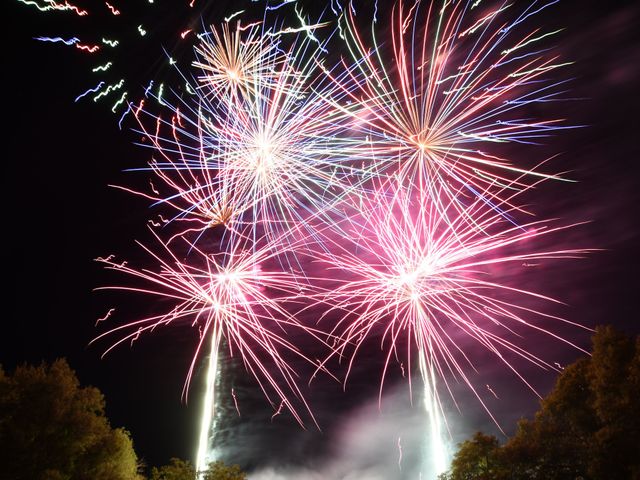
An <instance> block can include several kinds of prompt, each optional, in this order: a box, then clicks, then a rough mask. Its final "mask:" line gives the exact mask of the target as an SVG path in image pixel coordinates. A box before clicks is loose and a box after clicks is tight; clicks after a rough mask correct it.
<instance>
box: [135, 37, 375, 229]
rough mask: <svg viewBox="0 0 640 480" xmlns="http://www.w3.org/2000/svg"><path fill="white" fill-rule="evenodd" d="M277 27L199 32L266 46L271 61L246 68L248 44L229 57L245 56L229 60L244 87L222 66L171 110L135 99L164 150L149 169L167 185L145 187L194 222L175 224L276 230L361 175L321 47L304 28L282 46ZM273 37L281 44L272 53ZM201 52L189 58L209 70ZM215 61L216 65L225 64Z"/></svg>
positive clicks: (327, 204)
mask: <svg viewBox="0 0 640 480" xmlns="http://www.w3.org/2000/svg"><path fill="white" fill-rule="evenodd" d="M321 25H322V24H321ZM309 28H310V27H309ZM213 31H215V30H213ZM250 32H253V30H251V31H250ZM280 35H284V34H283V33H282V32H273V31H267V32H266V33H264V34H263V36H262V37H260V38H256V37H255V34H253V33H252V34H250V35H249V37H248V38H246V39H244V40H242V41H241V40H237V39H236V37H233V42H232V44H233V48H231V47H229V46H227V47H224V48H223V46H221V45H218V44H217V43H215V44H214V43H212V42H214V41H215V42H219V41H231V40H230V39H228V38H227V36H224V35H223V36H222V38H221V37H220V36H216V35H214V36H213V38H208V39H207V40H206V41H205V43H204V44H206V45H208V46H207V47H206V48H207V49H208V50H211V51H218V50H220V51H226V50H227V49H229V48H231V50H233V51H235V49H236V46H235V45H236V43H234V42H236V41H238V42H240V45H241V46H240V47H237V48H238V49H240V51H244V50H245V49H249V48H251V49H257V51H258V52H270V53H269V55H270V56H269V57H268V58H269V59H270V63H269V68H263V69H256V68H253V67H252V65H253V64H254V63H255V60H254V59H253V56H251V55H249V54H247V55H246V56H240V55H239V56H238V58H237V59H236V60H234V62H236V61H240V60H242V61H246V62H247V63H248V65H244V64H237V63H234V67H233V68H234V71H238V72H243V73H242V75H241V76H240V77H238V78H242V79H244V80H243V81H244V82H245V84H244V87H243V88H241V87H240V84H238V88H237V89H235V90H231V89H232V88H233V86H234V85H236V84H235V82H234V80H235V79H232V78H229V76H228V75H227V76H226V77H224V78H217V77H216V83H213V84H211V82H210V81H209V80H208V77H207V76H206V75H205V76H203V77H200V78H201V80H203V81H204V83H203V87H204V88H201V89H198V94H197V95H195V96H193V97H187V98H186V99H178V100H177V104H176V105H175V106H172V105H169V104H165V106H166V109H165V110H166V111H168V112H170V115H169V116H166V115H165V117H163V116H162V115H155V114H152V113H150V112H147V111H146V110H144V108H143V105H139V106H138V107H137V108H135V109H134V114H135V116H136V118H138V119H139V123H140V125H141V127H142V133H143V134H144V135H145V138H146V139H149V141H150V146H151V147H152V148H153V149H154V150H155V151H156V152H158V153H159V154H160V155H161V157H162V159H161V160H154V161H153V162H152V163H151V167H150V169H151V170H152V171H153V172H154V173H155V174H156V175H157V178H158V179H159V180H160V183H161V184H162V185H163V186H164V187H168V191H169V193H168V194H166V195H165V196H164V197H161V196H160V194H159V193H157V194H156V193H154V194H145V195H146V196H147V197H149V198H153V199H154V200H155V201H156V202H157V203H164V204H167V205H170V206H172V207H175V208H176V209H177V210H178V213H177V214H176V215H175V217H173V219H174V220H184V221H187V222H192V223H194V224H195V226H193V227H192V228H188V229H185V230H181V231H180V233H181V234H183V233H186V231H187V230H190V231H198V232H202V231H203V230H206V229H207V228H209V227H211V226H215V225H218V224H225V225H228V226H229V225H232V224H233V223H234V222H239V223H240V224H242V225H246V224H253V225H256V226H259V227H260V228H261V229H262V230H263V231H264V232H265V233H266V234H267V235H268V236H270V237H271V238H275V237H277V236H279V235H281V234H282V233H283V232H286V231H287V230H289V229H291V228H294V227H295V228H297V227H298V226H299V225H300V224H306V223H307V222H309V221H310V219H319V218H322V217H323V216H324V217H325V218H324V219H325V220H326V221H329V222H330V221H332V220H331V219H329V214H330V212H333V211H335V207H336V205H338V204H339V203H340V202H341V200H342V199H343V198H344V196H345V195H347V194H348V193H353V192H355V191H358V187H359V186H360V185H361V184H362V182H363V181H364V178H365V176H362V178H360V177H361V175H360V173H361V171H360V170H359V169H358V168H356V167H354V166H353V159H352V157H351V156H350V155H349V152H350V151H351V150H352V149H351V148H349V145H350V144H352V143H354V140H353V139H351V138H349V137H348V136H346V135H341V134H342V133H343V132H342V130H343V128H344V127H343V126H341V124H342V123H343V122H341V120H340V118H341V117H342V115H343V114H342V113H341V112H340V111H339V110H336V109H335V108H334V107H333V105H332V104H331V103H329V102H327V101H326V99H327V98H333V99H334V100H335V101H338V97H339V96H341V95H342V94H341V93H339V92H338V91H337V90H336V89H335V86H334V85H333V84H332V83H331V82H325V76H324V71H325V70H324V69H323V68H320V66H319V63H318V61H317V60H316V59H315V57H316V56H317V55H318V54H319V53H320V50H319V48H320V47H317V46H314V45H313V42H312V40H311V39H310V38H309V37H307V36H303V37H296V38H295V39H294V40H293V41H291V42H290V46H289V49H288V50H287V51H281V49H282V47H283V46H282V42H278V43H275V42H276V41H277V38H278V36H280ZM245 43H248V44H250V47H247V46H246V45H245ZM243 45H244V46H243ZM274 45H278V46H279V49H278V52H276V53H271V51H272V49H273V48H274V47H273V46H274ZM200 48H201V49H204V47H200ZM251 51H253V50H251ZM253 55H258V56H260V55H261V54H259V53H255V52H254V54H253ZM225 58H226V57H225ZM227 60H228V59H227ZM211 61H216V62H218V63H219V62H221V60H219V59H216V58H212V59H211ZM203 62H204V60H202V59H201V60H199V61H198V62H197V63H196V64H197V65H198V66H200V68H201V69H203V70H204V71H208V70H207V69H206V68H205V67H204V66H203V65H205V63H203ZM218 63H216V64H215V65H216V66H215V69H217V70H220V69H222V68H225V67H223V66H221V65H218ZM227 63H229V61H227ZM209 68H210V69H214V66H213V65H210V66H209ZM229 68H230V67H229ZM194 90H195V89H194ZM230 91H233V92H234V93H232V94H230V93H229V92H230ZM211 92H214V93H215V95H213V94H211ZM211 97H215V101H211ZM169 117H170V118H169ZM147 125H150V127H147ZM151 126H152V128H151ZM163 132H164V133H163ZM156 191H157V190H156ZM309 231H310V232H311V231H312V230H311V229H310V230H309Z"/></svg>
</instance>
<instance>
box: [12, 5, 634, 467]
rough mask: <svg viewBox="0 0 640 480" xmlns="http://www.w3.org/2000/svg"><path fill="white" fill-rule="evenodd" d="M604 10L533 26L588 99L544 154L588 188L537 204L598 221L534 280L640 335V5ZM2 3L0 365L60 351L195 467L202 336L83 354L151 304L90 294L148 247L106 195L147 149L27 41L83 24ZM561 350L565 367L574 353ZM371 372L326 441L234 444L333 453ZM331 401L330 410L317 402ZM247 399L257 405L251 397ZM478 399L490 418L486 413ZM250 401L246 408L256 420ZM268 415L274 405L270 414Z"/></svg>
mask: <svg viewBox="0 0 640 480" xmlns="http://www.w3.org/2000/svg"><path fill="white" fill-rule="evenodd" d="M222 3H224V2H216V6H215V8H211V9H207V13H206V15H211V16H212V17H211V18H210V19H211V20H215V21H220V20H221V16H220V15H221V14H228V13H230V12H233V11H235V10H236V9H235V8H233V6H229V7H228V8H226V6H224V5H222ZM232 3H234V2H229V5H231V4H232ZM614 4H615V6H613V5H614ZM603 5H604V2H597V1H586V2H585V1H566V2H565V1H563V2H561V5H559V6H557V7H556V8H553V9H550V10H549V13H547V14H545V15H542V16H540V17H538V23H548V24H549V25H550V26H556V25H561V26H564V27H565V31H563V32H562V34H561V35H560V36H559V40H558V41H557V42H556V45H558V46H559V48H560V50H561V51H562V54H563V56H564V57H565V58H569V59H572V60H574V61H575V62H576V64H575V65H574V66H572V67H571V76H572V77H574V80H573V81H572V82H571V95H570V96H571V97H575V98H579V99H580V100H577V101H572V102H567V103H566V104H562V105H560V106H557V105H556V106H554V107H553V108H556V109H559V111H560V113H559V114H557V113H556V116H557V115H560V116H563V117H565V118H568V119H569V120H570V122H571V123H574V124H581V125H586V128H581V129H577V130H573V131H568V132H563V133H561V134H559V135H558V136H557V137H555V138H552V139H549V141H548V143H549V147H548V148H549V150H548V151H550V152H560V153H561V156H560V160H559V163H558V164H556V165H561V167H560V168H561V169H563V170H571V171H572V173H571V176H572V178H574V179H577V180H579V182H578V183H576V184H572V185H568V186H564V185H563V186H561V187H557V186H553V185H551V186H547V187H545V188H543V189H541V192H540V196H541V197H543V198H546V199H547V200H548V204H545V205H543V206H541V207H540V210H542V211H543V212H544V213H548V214H549V216H556V215H558V216H562V217H563V218H566V219H568V220H569V221H581V220H591V221H592V223H590V224H589V225H587V226H584V227H582V228H581V229H578V230H576V231H572V232H571V233H570V234H569V235H570V238H565V239H564V240H565V241H567V243H570V244H574V245H575V244H577V245H579V246H581V247H594V248H601V249H603V251H600V252H597V253H594V254H592V255H590V256H589V257H588V258H586V259H584V260H580V261H578V263H572V264H570V265H568V266H566V265H565V266H563V269H562V270H557V271H554V272H555V273H554V274H553V275H551V274H550V275H549V277H544V276H542V277H541V278H540V279H538V282H542V286H541V288H542V289H543V290H545V291H546V290H552V291H551V292H549V293H552V294H553V295H554V296H556V297H559V298H561V299H562V300H564V301H566V302H567V303H568V304H569V307H567V308H566V309H565V310H563V312H562V313H563V315H565V316H567V317H568V318H571V319H572V320H575V321H577V322H580V323H583V324H584V325H586V326H589V327H593V326H595V325H597V324H600V323H611V324H614V325H616V326H617V327H619V328H622V329H624V330H626V331H628V332H631V333H640V322H638V317H637V313H636V310H637V300H638V292H639V288H638V287H639V286H640V284H639V282H638V266H640V258H639V254H638V242H639V240H640V220H639V219H640V215H639V214H638V211H637V210H638V207H639V206H640V204H639V200H640V193H639V192H640V184H639V182H638V174H640V149H639V148H638V132H639V131H640V130H639V128H638V127H639V126H640V125H638V111H640V102H639V100H638V99H639V98H640V95H639V94H638V90H639V87H640V74H639V66H640V42H639V41H638V37H637V34H635V32H634V31H637V30H638V28H637V26H638V24H639V23H640V8H639V7H638V6H637V5H634V2H632V1H628V2H611V3H610V4H609V6H607V7H603ZM5 7H6V6H5ZM140 8H141V7H140ZM8 10H9V13H8V14H9V16H8V17H5V18H8V19H9V22H10V23H11V24H12V25H13V26H14V29H13V36H12V37H11V39H10V40H9V41H5V43H4V47H5V48H4V55H5V57H4V65H5V68H4V69H3V71H4V73H3V82H5V87H4V88H3V90H2V91H3V93H4V99H5V103H6V104H8V107H7V109H6V110H5V115H4V118H3V121H4V122H5V124H6V125H7V127H6V130H5V142H7V141H8V144H9V148H8V151H6V154H5V156H4V162H5V166H6V168H5V171H4V172H5V173H4V179H5V180H4V185H5V188H4V189H3V196H4V201H3V205H4V211H5V215H6V216H5V223H4V228H3V231H4V237H5V240H7V241H6V242H5V247H4V248H5V252H4V257H5V260H6V261H7V262H8V265H7V264H5V268H4V269H3V271H4V272H5V273H6V274H7V277H6V279H5V282H6V283H7V284H8V285H9V287H7V288H5V294H6V297H5V302H4V303H5V305H8V306H10V308H8V309H5V311H6V313H5V316H4V322H3V323H4V329H3V331H2V334H0V363H2V364H3V366H4V367H5V368H6V369H9V370H10V369H13V368H14V367H15V365H16V364H18V363H20V362H31V363H33V362H39V361H41V360H45V361H51V360H53V359H55V358H57V357H66V358H67V359H68V360H69V362H70V364H71V366H72V367H73V368H74V369H75V370H76V371H77V372H78V375H79V377H80V379H81V381H82V382H83V383H84V384H92V385H95V386H96V387H98V388H100V389H101V390H102V391H103V393H104V394H105V396H106V399H107V412H108V415H109V417H110V419H111V421H112V423H113V424H114V425H117V426H125V427H126V428H127V429H128V430H130V431H131V432H132V436H133V439H134V442H135V445H136V449H137V451H138V453H139V454H140V455H141V456H143V457H144V458H145V459H146V460H147V461H148V463H149V464H159V463H162V462H165V461H167V460H168V458H169V457H170V456H180V457H184V458H190V457H191V456H192V455H193V451H194V449H195V436H196V433H195V432H196V422H197V419H198V417H199V408H198V402H197V397H198V395H197V388H198V386H197V384H196V387H195V388H196V390H195V392H196V393H195V394H194V395H193V399H194V400H193V401H190V402H189V404H188V406H186V405H185V404H184V403H183V401H182V400H181V397H180V394H181V389H182V383H183V381H184V375H185V372H186V369H187V368H188V363H189V361H190V353H191V351H190V349H191V348H192V345H193V335H192V333H193V332H190V331H189V330H181V331H168V330H167V331H163V332H159V333H158V334H156V335H154V336H153V338H146V339H142V340H141V341H140V342H138V343H137V344H136V345H135V348H133V349H129V348H128V347H126V346H125V347H124V348H121V349H118V350H117V351H115V352H114V353H113V354H111V355H110V356H108V357H107V358H105V359H104V360H101V359H100V354H101V352H102V350H101V347H95V346H87V344H88V342H89V341H90V340H91V339H92V338H93V337H94V336H95V335H96V333H97V332H98V330H96V329H95V328H94V322H95V320H96V319H97V318H98V317H100V316H102V315H104V314H105V313H106V311H107V310H108V309H109V308H110V307H112V306H116V307H117V308H118V309H120V307H122V309H123V310H126V309H127V308H128V309H129V313H130V314H133V315H135V314H138V313H139V311H136V309H144V308H146V306H145V305H144V304H142V302H138V303H135V302H134V301H131V303H130V304H127V305H124V306H123V305H122V303H120V304H114V301H113V298H111V297H109V295H105V294H101V293H94V292H92V289H93V288H95V287H97V286H100V285H103V284H104V283H105V282H106V281H108V280H109V279H110V277H108V276H107V275H106V274H105V273H104V272H103V271H102V270H101V268H100V267H99V266H98V265H97V264H96V263H95V262H93V261H92V259H93V258H95V257H97V256H99V255H103V256H104V255H108V254H110V253H119V254H122V255H123V256H127V257H129V258H131V257H135V255H138V251H137V250H135V248H134V244H133V241H134V239H139V238H144V239H148V234H147V233H146V232H145V223H146V220H147V219H148V218H149V216H150V214H149V211H148V210H147V203H146V202H145V201H143V200H141V199H139V198H135V197H133V196H131V195H127V194H124V193H122V192H119V191H115V190H113V189H110V188H108V187H107V185H108V184H112V183H120V184H122V183H126V182H127V179H128V177H127V176H128V175H132V174H131V173H123V170H124V169H126V168H130V167H132V166H139V165H142V164H144V162H146V161H147V160H148V152H147V151H144V150H142V149H140V148H138V147H135V146H133V145H132V141H133V140H135V139H137V137H136V136H135V135H134V134H132V133H130V132H127V131H120V130H118V127H117V118H118V117H117V116H114V115H112V114H111V113H110V112H109V111H108V108H107V107H106V105H95V104H93V103H92V102H90V101H89V102H79V103H77V104H74V103H73V99H74V98H75V96H77V95H78V94H79V93H81V92H82V91H84V90H85V89H86V88H87V87H89V86H93V85H94V84H95V82H94V81H93V80H92V78H91V77H90V73H88V70H89V66H90V65H93V63H92V62H88V61H87V60H86V57H85V56H83V55H81V54H80V53H75V52H73V51H71V50H65V49H64V48H63V47H61V46H59V45H48V44H42V43H39V42H36V41H34V40H32V37H35V36H38V35H51V36H55V35H57V34H58V33H60V34H65V35H66V34H76V30H74V28H75V25H76V24H75V23H74V21H76V20H77V19H73V18H70V17H69V16H64V15H58V16H56V15H42V14H39V13H38V12H36V11H35V10H34V9H31V8H28V7H26V6H25V5H22V4H19V3H18V2H15V1H12V2H11V3H10V5H9V6H8ZM180 12H182V10H180ZM176 15H177V14H176ZM176 18H181V17H179V15H178V16H177V17H176ZM185 18H188V17H185ZM207 18H209V17H207ZM61 19H63V20H61ZM196 19H197V16H196ZM172 21H173V18H170V16H167V17H163V21H162V22H160V25H159V26H158V27H157V32H156V33H157V35H158V36H160V37H161V35H162V33H163V32H164V31H165V29H171V28H173V27H172V25H171V22H172ZM182 23H183V24H184V23H188V22H187V21H184V22H182ZM58 25H61V27H60V30H57V29H58ZM99 26H100V25H97V26H95V25H94V27H91V28H99ZM116 27H118V25H116ZM82 28H83V29H84V30H85V31H87V32H89V31H90V28H89V27H82ZM110 28H112V26H111V25H105V29H110ZM113 28H115V27H113ZM549 28H551V27H549ZM152 29H153V28H152ZM165 46H167V47H168V48H169V49H171V46H169V45H165ZM178 53H180V54H183V55H186V56H187V57H186V58H187V59H188V58H189V55H190V52H189V51H188V50H187V51H184V52H178ZM154 58H155V59H159V60H158V61H154V60H153V59H154ZM161 59H162V54H161V51H160V49H159V46H158V45H153V44H152V43H151V42H149V44H146V45H142V46H136V50H135V51H134V52H133V53H131V54H129V55H128V56H124V57H123V59H122V61H121V62H120V64H119V65H118V68H120V69H121V70H122V71H124V70H126V69H127V68H131V70H132V71H135V72H136V73H135V75H134V76H133V82H134V83H135V81H138V82H139V84H140V85H141V84H142V83H143V80H141V79H143V78H151V77H152V76H153V75H156V74H157V72H158V71H160V72H161V73H162V71H161V68H160V67H158V65H159V64H161V63H162V61H161ZM141 64H142V65H143V67H141V66H140V65H141ZM138 79H140V80H138ZM556 112H557V110H556ZM536 201H537V202H539V203H542V202H545V200H540V199H538V200H536ZM551 277H553V278H551ZM119 298H120V300H119V301H120V302H122V297H119ZM125 303H126V301H125ZM563 332H564V331H563ZM567 332H568V335H572V336H573V335H575V338H576V342H577V343H579V344H580V345H582V346H587V345H588V334H584V333H581V332H576V331H575V330H567ZM550 348H552V349H557V348H558V346H557V345H556V346H554V347H550ZM554 352H560V350H555V351H554ZM554 354H555V353H554ZM558 355H559V356H558V358H563V359H564V360H565V361H570V360H572V359H574V358H576V357H577V356H578V353H577V352H575V351H570V352H566V351H564V352H560V353H558ZM377 375H378V374H377V373H374V374H371V373H370V372H369V373H367V372H365V373H363V374H361V376H360V377H358V376H357V375H356V379H355V380H354V382H355V385H354V386H353V387H352V388H351V390H350V392H351V393H349V392H348V394H347V396H346V397H345V398H343V397H340V396H339V395H338V394H339V391H340V388H336V387H335V386H328V385H329V384H325V383H322V382H321V383H320V386H317V387H315V389H312V390H311V392H310V393H311V394H312V395H313V396H314V401H313V403H314V404H315V405H316V406H317V407H318V410H319V411H320V414H319V416H321V417H322V416H323V415H324V416H325V418H326V421H325V423H326V428H325V432H324V434H322V435H320V434H317V433H307V434H301V433H299V432H298V430H296V427H292V426H290V425H289V423H288V422H284V423H283V424H282V425H280V426H278V425H276V426H275V427H273V426H271V427H270V428H271V430H269V429H268V428H267V429H265V431H261V432H260V434H256V433H255V431H254V432H253V433H251V432H250V433H246V434H244V435H245V436H244V437H242V435H240V434H239V435H240V438H243V439H244V440H243V441H246V442H249V441H252V440H248V439H250V438H252V437H251V435H254V436H256V437H259V438H260V439H261V440H260V439H259V440H255V442H256V445H258V444H261V445H263V446H264V445H267V444H268V445H269V446H270V448H269V449H267V448H266V447H264V452H269V453H268V455H285V453H283V449H284V448H290V447H287V445H289V446H290V443H289V444H287V442H286V441H281V442H273V441H271V442H270V441H269V440H268V439H269V435H272V437H277V438H280V439H281V438H283V437H289V438H294V439H296V442H299V448H300V450H296V451H295V452H294V453H291V452H288V454H287V455H288V456H289V457H295V456H296V455H297V456H299V457H300V456H308V455H309V454H310V453H309V452H311V451H314V449H316V447H317V446H318V445H325V446H324V447H322V448H319V450H323V448H324V449H325V450H327V447H326V444H327V443H331V442H332V441H333V437H332V434H333V433H335V432H336V431H337V430H336V428H335V427H334V426H335V425H336V424H338V423H343V424H344V422H345V421H346V419H348V418H350V417H349V416H348V413H349V412H352V411H353V410H352V409H353V408H354V405H356V404H358V402H361V401H362V400H363V396H364V393H363V392H368V391H369V390H371V388H370V387H367V388H368V390H367V388H365V387H364V386H363V385H365V384H367V381H366V378H369V377H372V380H371V383H375V382H377V379H378V377H377ZM552 381H553V375H552V374H544V378H543V379H542V380H540V385H541V388H543V389H545V388H546V389H548V388H549V387H550V385H551V384H552ZM358 382H362V385H361V384H359V383H358ZM360 387H362V388H360ZM323 388H324V390H322V389H323ZM321 390H322V391H321ZM528 395H529V394H528V393H527V392H522V393H514V394H513V401H512V402H511V403H510V404H509V405H506V404H504V403H503V404H501V406H500V407H499V408H500V409H503V410H504V413H503V419H504V420H505V423H509V422H510V421H511V420H512V419H513V418H514V417H517V416H519V415H526V414H530V413H531V412H532V410H533V409H534V408H535V404H536V403H535V399H531V398H530V397H528ZM247 398H248V397H247ZM324 402H326V403H328V404H331V408H329V407H328V406H327V404H326V403H325V404H324V405H322V403H324ZM247 403H248V404H251V402H250V400H247ZM463 403H464V402H463ZM340 405H343V407H340ZM469 405H470V407H469V408H471V409H477V410H480V408H479V406H478V405H475V406H474V405H473V403H469ZM264 407H265V409H266V406H264ZM253 408H254V407H251V406H249V407H248V408H247V411H252V409H253ZM255 408H257V407H255ZM498 414H499V415H500V412H498ZM262 415H263V416H264V415H265V413H263V414H262ZM269 416H270V413H269V412H268V411H267V412H266V418H267V421H268V417H269ZM249 417H250V420H246V421H244V423H243V422H241V421H239V422H237V424H236V428H237V430H238V431H242V432H246V431H247V430H250V429H251V422H252V421H253V422H258V421H259V420H260V415H259V414H256V415H255V416H254V418H253V419H251V415H249ZM262 420H264V418H263V419H262ZM321 421H322V420H321ZM232 423H233V422H232ZM455 423H460V424H463V425H464V427H463V430H466V431H470V430H473V429H474V428H477V427H480V426H484V425H485V424H486V418H485V417H484V416H483V415H482V413H481V412H479V413H477V414H476V413H473V412H471V413H469V414H468V415H467V416H466V418H465V419H462V420H460V419H458V420H456V421H455ZM507 428H509V427H507ZM265 439H267V440H266V441H265ZM260 442H262V443H260ZM300 445H302V446H300ZM256 448H258V449H259V447H256ZM329 450H330V449H329ZM264 452H263V456H266V455H267V454H266V453H264Z"/></svg>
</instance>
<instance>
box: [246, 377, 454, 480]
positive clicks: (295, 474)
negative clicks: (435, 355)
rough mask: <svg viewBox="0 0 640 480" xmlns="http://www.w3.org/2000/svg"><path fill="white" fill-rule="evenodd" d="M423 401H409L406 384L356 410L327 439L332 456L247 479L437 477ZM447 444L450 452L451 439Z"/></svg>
mask: <svg viewBox="0 0 640 480" xmlns="http://www.w3.org/2000/svg"><path fill="white" fill-rule="evenodd" d="M422 405H423V403H422V401H421V400H419V399H418V398H417V395H416V398H414V402H413V405H411V402H410V399H409V394H408V392H407V389H406V386H405V387H404V388H400V389H398V390H396V391H394V392H393V393H391V394H389V395H385V396H384V398H383V399H382V406H381V407H379V406H378V400H377V398H375V399H373V400H372V401H371V402H370V403H368V404H366V405H365V406H363V407H361V408H359V409H358V410H356V411H355V412H353V414H352V415H350V416H349V419H348V420H347V421H345V422H344V423H343V425H341V427H340V428H339V429H338V432H337V434H336V435H335V438H332V439H329V440H330V441H331V442H332V445H333V448H332V449H331V450H332V454H331V455H330V457H329V458H328V459H327V460H326V461H325V462H324V463H323V464H322V465H320V466H319V467H314V468H310V467H306V468H300V467H286V466H277V465H276V466H271V467H266V468H262V469H260V470H258V471H256V472H254V473H253V474H250V475H249V479H250V480H294V479H295V480H320V479H322V480H405V479H407V480H408V479H412V480H418V479H423V480H431V479H435V478H436V477H437V474H438V473H439V472H435V471H434V470H435V466H434V465H433V462H430V458H429V455H428V452H429V451H430V449H429V441H431V440H432V439H430V438H429V437H430V432H429V430H430V429H429V422H428V417H427V414H426V412H425V410H424V408H423V406H422ZM441 441H444V442H446V444H447V445H446V447H447V451H448V452H452V451H453V445H452V441H451V440H450V439H448V438H445V439H441Z"/></svg>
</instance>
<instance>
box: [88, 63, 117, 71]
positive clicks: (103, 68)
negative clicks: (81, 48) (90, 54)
mask: <svg viewBox="0 0 640 480" xmlns="http://www.w3.org/2000/svg"><path fill="white" fill-rule="evenodd" d="M111 65H113V63H112V62H107V63H105V64H104V65H98V66H97V67H95V68H92V69H91V71H92V72H94V73H95V72H106V71H107V70H109V68H111Z"/></svg>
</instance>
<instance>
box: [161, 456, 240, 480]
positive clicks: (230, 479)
mask: <svg viewBox="0 0 640 480" xmlns="http://www.w3.org/2000/svg"><path fill="white" fill-rule="evenodd" d="M195 478H196V469H195V467H194V466H193V465H192V464H191V463H190V462H188V461H185V460H180V459H179V458H172V459H171V460H169V464H168V465H164V466H162V467H160V468H155V467H154V468H152V469H151V477H150V478H149V480H194V479H195ZM246 478H247V475H246V474H245V473H243V472H242V470H241V469H240V467H239V466H238V465H226V464H225V463H224V462H222V461H220V460H218V461H217V462H213V463H210V464H209V467H208V468H207V470H205V471H204V472H200V475H199V476H198V480H246Z"/></svg>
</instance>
